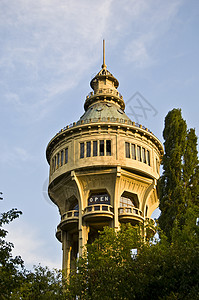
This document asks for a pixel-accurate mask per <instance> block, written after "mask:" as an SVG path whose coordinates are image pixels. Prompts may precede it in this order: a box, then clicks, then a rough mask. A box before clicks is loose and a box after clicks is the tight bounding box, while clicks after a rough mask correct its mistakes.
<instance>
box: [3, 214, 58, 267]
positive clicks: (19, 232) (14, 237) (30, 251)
mask: <svg viewBox="0 0 199 300" xmlns="http://www.w3.org/2000/svg"><path fill="white" fill-rule="evenodd" d="M5 228H6V229H7V230H8V236H7V240H8V241H11V242H12V243H13V244H14V249H13V256H17V255H20V256H21V257H22V259H23V260H24V262H25V265H26V267H27V268H32V267H33V265H38V264H39V263H41V265H42V266H48V267H50V268H57V269H60V268H61V258H60V257H61V253H60V257H54V255H53V253H52V249H51V251H49V248H50V247H49V245H46V243H45V242H44V240H43V239H42V238H41V237H40V238H39V232H38V231H37V229H36V227H34V228H33V227H32V226H30V225H29V224H27V223H24V222H23V221H21V220H20V221H19V222H17V221H15V222H14V223H13V224H9V225H7V226H5ZM47 249H48V251H47Z"/></svg>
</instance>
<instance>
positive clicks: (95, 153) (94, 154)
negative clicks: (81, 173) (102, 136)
mask: <svg viewBox="0 0 199 300" xmlns="http://www.w3.org/2000/svg"><path fill="white" fill-rule="evenodd" d="M93 156H97V141H93Z"/></svg>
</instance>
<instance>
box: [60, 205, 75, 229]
mask: <svg viewBox="0 0 199 300" xmlns="http://www.w3.org/2000/svg"><path fill="white" fill-rule="evenodd" d="M78 221H79V211H78V210H69V211H67V212H65V213H64V214H63V215H62V217H61V222H60V224H59V226H58V227H59V228H60V229H61V230H64V231H71V230H74V229H77V228H78Z"/></svg>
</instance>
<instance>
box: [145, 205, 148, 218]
mask: <svg viewBox="0 0 199 300" xmlns="http://www.w3.org/2000/svg"><path fill="white" fill-rule="evenodd" d="M147 213H148V205H146V209H145V217H147Z"/></svg>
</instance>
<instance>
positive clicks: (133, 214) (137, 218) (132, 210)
mask: <svg viewBox="0 0 199 300" xmlns="http://www.w3.org/2000/svg"><path fill="white" fill-rule="evenodd" d="M118 216H119V219H120V220H121V221H122V220H123V221H124V222H133V223H135V224H136V223H137V222H143V221H144V218H143V213H142V211H141V210H140V209H138V208H136V207H130V206H123V207H119V209H118Z"/></svg>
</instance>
